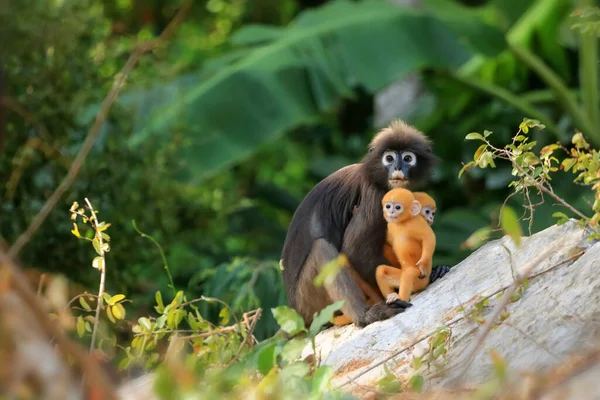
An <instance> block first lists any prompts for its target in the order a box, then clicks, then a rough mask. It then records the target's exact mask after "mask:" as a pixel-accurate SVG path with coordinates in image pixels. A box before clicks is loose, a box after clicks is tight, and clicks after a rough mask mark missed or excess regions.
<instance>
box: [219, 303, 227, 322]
mask: <svg viewBox="0 0 600 400" xmlns="http://www.w3.org/2000/svg"><path fill="white" fill-rule="evenodd" d="M219 318H221V325H227V324H228V323H229V308H227V307H223V308H222V309H221V311H219Z"/></svg>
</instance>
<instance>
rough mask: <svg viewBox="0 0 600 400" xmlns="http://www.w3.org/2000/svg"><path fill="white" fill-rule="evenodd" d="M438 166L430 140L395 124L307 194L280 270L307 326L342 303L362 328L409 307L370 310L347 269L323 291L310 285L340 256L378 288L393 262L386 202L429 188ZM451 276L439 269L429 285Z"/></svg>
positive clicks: (289, 235)
mask: <svg viewBox="0 0 600 400" xmlns="http://www.w3.org/2000/svg"><path fill="white" fill-rule="evenodd" d="M436 162H437V158H436V157H435V155H434V154H433V152H432V150H431V142H430V140H429V139H428V138H426V137H425V136H424V135H423V134H422V133H421V132H419V131H418V130H417V129H415V128H414V127H412V126H409V125H407V124H406V123H404V122H403V121H400V120H394V121H392V123H391V124H390V125H389V126H387V127H386V128H384V129H382V130H381V131H380V132H379V133H378V134H377V135H375V137H374V138H373V140H372V141H371V143H370V145H369V152H368V154H367V155H366V156H365V157H364V158H363V160H362V161H361V162H360V163H357V164H352V165H349V166H347V167H344V168H342V169H340V170H338V171H336V172H334V173H332V174H331V175H329V176H328V177H326V178H325V179H323V180H322V181H321V182H319V183H318V184H317V185H316V186H315V187H314V188H313V189H312V190H311V191H310V192H309V193H308V194H307V195H306V197H305V198H304V200H303V201H302V202H301V203H300V205H299V206H298V208H297V209H296V211H295V213H294V216H293V217H292V221H291V223H290V226H289V228H288V231H287V235H286V238H285V243H284V245H283V251H282V255H281V267H282V268H283V282H284V285H285V288H286V291H287V295H288V301H289V304H290V306H291V307H293V308H294V309H295V310H296V311H297V312H298V313H299V314H300V315H302V317H303V318H304V320H305V322H306V323H307V324H309V323H310V322H311V321H312V318H313V315H314V313H315V312H317V311H320V310H321V309H323V307H325V306H327V305H328V304H331V303H333V302H335V301H339V300H344V305H343V307H342V312H343V313H344V315H347V316H348V317H350V318H351V319H352V321H353V322H354V323H355V324H356V325H358V326H361V327H364V326H366V325H368V324H370V323H372V322H375V321H379V320H384V319H387V318H389V317H391V316H394V315H396V314H398V313H400V312H403V311H404V309H405V308H406V307H410V306H411V304H410V303H407V302H402V301H397V302H394V303H391V304H386V303H385V301H381V302H379V303H377V304H375V305H373V306H369V305H367V303H366V299H365V297H364V295H363V294H362V292H361V290H360V289H359V287H358V285H357V284H356V282H355V281H354V280H353V279H352V276H351V274H350V272H349V271H348V270H347V269H346V268H342V269H341V270H340V271H339V273H338V274H337V275H336V276H335V278H334V279H333V280H332V282H331V283H328V284H325V285H323V286H322V287H318V288H317V287H315V286H314V284H313V279H314V277H315V276H316V275H317V274H318V273H319V271H320V270H321V268H322V267H323V266H324V265H325V264H326V263H327V262H329V261H331V260H333V259H334V258H336V257H337V256H338V255H339V254H340V252H341V253H343V254H345V255H346V256H347V257H348V260H349V262H350V266H351V267H352V268H354V270H355V271H356V272H357V273H358V274H359V275H360V277H361V278H362V279H364V280H365V281H366V282H368V283H369V284H370V285H371V286H373V287H377V282H376V278H375V270H376V268H377V266H378V265H380V264H389V261H388V260H386V259H385V258H384V257H383V245H384V243H385V237H386V221H385V219H384V218H383V216H382V210H381V199H382V198H383V196H384V195H385V193H386V192H387V191H389V190H390V189H392V188H397V187H404V188H407V189H411V190H412V189H413V188H416V187H418V186H420V185H421V184H423V183H425V182H426V181H427V180H428V179H429V178H430V176H431V170H432V167H433V166H434V164H435V163H436ZM355 206H358V207H357V208H354V207H355ZM353 209H354V210H355V214H354V215H353ZM447 271H448V268H447V267H439V268H438V271H435V270H434V271H433V272H432V274H431V277H430V278H429V279H431V281H432V282H433V280H435V279H438V278H440V277H441V276H443V275H445V274H446V273H447ZM425 279H428V278H425Z"/></svg>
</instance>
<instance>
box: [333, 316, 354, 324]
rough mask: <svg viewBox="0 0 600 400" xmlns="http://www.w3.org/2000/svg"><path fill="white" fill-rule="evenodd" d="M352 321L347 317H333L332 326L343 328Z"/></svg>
mask: <svg viewBox="0 0 600 400" xmlns="http://www.w3.org/2000/svg"><path fill="white" fill-rule="evenodd" d="M351 323H352V320H351V319H350V318H348V316H347V315H338V316H337V317H333V324H334V325H335V326H344V325H348V324H351Z"/></svg>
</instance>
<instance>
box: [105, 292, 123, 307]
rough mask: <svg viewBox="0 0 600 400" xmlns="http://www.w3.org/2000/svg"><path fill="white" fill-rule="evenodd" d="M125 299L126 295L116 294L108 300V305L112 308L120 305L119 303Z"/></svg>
mask: <svg viewBox="0 0 600 400" xmlns="http://www.w3.org/2000/svg"><path fill="white" fill-rule="evenodd" d="M124 298H125V295H124V294H115V295H114V296H112V297H111V298H110V300H108V304H110V305H111V306H112V305H114V304H116V303H118V302H119V301H121V300H123V299H124Z"/></svg>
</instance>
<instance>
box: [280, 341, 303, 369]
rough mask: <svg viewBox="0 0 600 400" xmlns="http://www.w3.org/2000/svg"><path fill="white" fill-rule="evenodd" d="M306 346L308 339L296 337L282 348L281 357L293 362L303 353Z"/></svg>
mask: <svg viewBox="0 0 600 400" xmlns="http://www.w3.org/2000/svg"><path fill="white" fill-rule="evenodd" d="M305 347H306V340H304V339H300V338H294V339H292V340H290V341H289V342H287V343H286V344H285V346H283V350H281V358H282V360H284V361H286V362H288V363H289V362H292V361H294V360H295V359H297V358H298V357H300V354H302V350H304V348H305Z"/></svg>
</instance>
